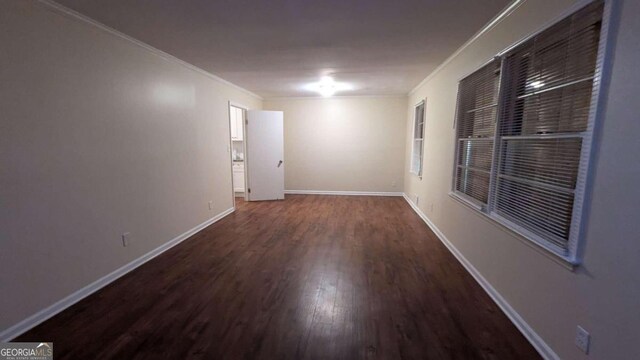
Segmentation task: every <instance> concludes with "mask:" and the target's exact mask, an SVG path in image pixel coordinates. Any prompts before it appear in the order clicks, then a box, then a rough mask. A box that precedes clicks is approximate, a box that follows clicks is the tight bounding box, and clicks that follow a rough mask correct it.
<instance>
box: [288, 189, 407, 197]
mask: <svg viewBox="0 0 640 360" xmlns="http://www.w3.org/2000/svg"><path fill="white" fill-rule="evenodd" d="M284 193H285V194H291V195H294V194H297V195H346V196H403V193H401V192H383V191H327V190H285V191H284Z"/></svg>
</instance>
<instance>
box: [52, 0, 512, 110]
mask: <svg viewBox="0 0 640 360" xmlns="http://www.w3.org/2000/svg"><path fill="white" fill-rule="evenodd" d="M57 2H58V3H60V4H63V5H65V6H67V7H69V8H71V9H73V10H76V11H78V12H80V13H82V14H85V15H87V16H89V17H91V18H92V19H95V20H97V21H99V22H101V23H103V24H105V25H107V26H109V27H112V28H114V29H116V30H118V31H120V32H123V33H125V34H127V35H129V36H131V37H134V38H136V39H138V40H141V41H143V42H145V43H147V44H149V45H151V46H153V47H155V48H158V49H160V50H162V51H164V52H167V53H169V54H171V55H173V56H175V57H177V58H180V59H182V60H184V61H186V62H188V63H191V64H193V65H195V66H197V67H199V68H202V69H204V70H206V71H208V72H210V73H213V74H215V75H218V76H219V77H221V78H223V79H225V80H228V81H230V82H232V83H234V84H237V85H239V86H242V87H244V88H246V89H248V90H250V91H253V92H255V93H257V94H259V95H261V96H263V97H267V98H268V97H281V96H312V95H314V94H311V93H309V92H308V91H305V90H303V89H302V86H304V85H305V84H306V83H309V82H313V81H317V80H318V78H319V77H320V76H321V75H327V74H331V75H333V76H334V77H335V79H336V80H337V81H344V82H349V83H351V84H353V85H354V86H355V90H354V91H350V92H349V93H343V94H344V95H399V94H406V93H408V92H409V91H410V90H411V89H413V87H415V86H416V85H417V84H418V83H419V82H420V81H422V79H424V78H425V77H426V76H427V75H428V74H429V73H430V72H431V71H433V70H434V69H435V68H436V67H437V66H438V65H439V64H440V63H442V62H443V61H444V60H445V59H446V58H447V57H448V56H449V55H451V54H452V53H453V52H454V51H455V50H456V49H457V48H458V47H460V46H461V45H462V44H463V43H464V42H465V41H466V40H468V39H469V38H470V37H471V36H473V34H475V33H476V32H477V31H478V30H480V28H482V26H483V25H484V24H486V23H487V22H489V21H490V20H491V19H492V18H493V17H494V16H495V15H497V14H498V13H499V12H500V10H502V9H503V8H504V7H506V6H507V5H508V3H509V2H510V1H509V0H482V1H478V0H448V1H445V0H400V1H392V0H350V1H349V0H315V1H311V0H269V1H264V0H263V1H257V0H219V1H215V0H57Z"/></svg>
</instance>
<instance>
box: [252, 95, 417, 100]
mask: <svg viewBox="0 0 640 360" xmlns="http://www.w3.org/2000/svg"><path fill="white" fill-rule="evenodd" d="M379 98H382V99H405V98H407V94H380V95H375V94H371V95H334V96H331V97H324V96H322V95H313V96H273V97H267V98H264V99H263V100H264V101H280V100H334V99H379Z"/></svg>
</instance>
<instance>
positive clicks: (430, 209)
mask: <svg viewBox="0 0 640 360" xmlns="http://www.w3.org/2000/svg"><path fill="white" fill-rule="evenodd" d="M429 211H431V212H433V203H431V206H430V207H429Z"/></svg>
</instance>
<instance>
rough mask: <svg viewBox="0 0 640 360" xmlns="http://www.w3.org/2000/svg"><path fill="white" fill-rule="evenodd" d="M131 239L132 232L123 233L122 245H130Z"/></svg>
mask: <svg viewBox="0 0 640 360" xmlns="http://www.w3.org/2000/svg"><path fill="white" fill-rule="evenodd" d="M129 240H131V233H128V232H127V233H124V234H122V246H124V247H127V246H128V245H129Z"/></svg>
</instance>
